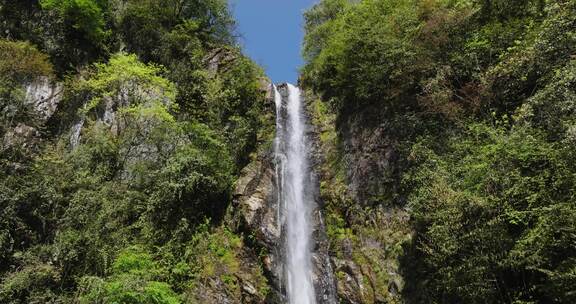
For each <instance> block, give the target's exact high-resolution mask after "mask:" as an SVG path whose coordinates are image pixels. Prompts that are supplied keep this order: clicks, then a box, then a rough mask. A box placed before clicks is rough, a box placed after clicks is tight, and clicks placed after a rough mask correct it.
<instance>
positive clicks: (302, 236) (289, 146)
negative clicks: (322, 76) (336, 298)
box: [275, 84, 316, 304]
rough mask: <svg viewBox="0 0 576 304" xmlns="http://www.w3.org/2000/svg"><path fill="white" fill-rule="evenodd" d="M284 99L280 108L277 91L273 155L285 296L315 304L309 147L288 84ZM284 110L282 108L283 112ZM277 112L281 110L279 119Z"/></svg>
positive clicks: (297, 100)
mask: <svg viewBox="0 0 576 304" xmlns="http://www.w3.org/2000/svg"><path fill="white" fill-rule="evenodd" d="M287 88H288V98H287V102H286V104H285V105H284V104H282V98H281V97H280V96H279V93H278V91H277V90H275V94H277V95H276V105H277V107H276V108H277V134H276V140H275V149H276V155H277V161H276V174H277V180H280V182H279V184H280V186H279V187H278V198H279V201H278V203H279V206H278V207H279V208H278V209H279V210H282V214H283V216H282V217H280V214H279V221H280V222H279V225H280V227H281V226H282V223H284V225H285V244H284V249H285V257H284V259H285V260H284V272H285V280H286V295H287V298H288V301H289V303H290V304H315V303H316V295H315V292H314V283H313V280H312V273H313V270H312V269H313V266H312V249H311V244H312V230H313V229H312V221H313V220H312V210H314V204H315V202H314V199H313V197H312V195H311V193H310V192H311V191H310V189H309V185H310V175H311V172H310V170H311V169H310V166H309V164H308V154H309V153H308V152H309V151H308V146H309V143H308V141H307V138H306V136H305V127H306V124H305V121H304V115H303V105H302V99H301V96H300V90H299V89H298V88H296V87H295V86H293V85H290V84H288V85H287ZM283 107H285V108H283ZM281 110H285V118H284V119H283V118H282V112H281Z"/></svg>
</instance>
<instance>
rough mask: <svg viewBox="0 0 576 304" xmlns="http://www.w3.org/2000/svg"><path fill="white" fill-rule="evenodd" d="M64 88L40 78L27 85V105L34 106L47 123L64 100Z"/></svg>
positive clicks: (46, 78) (35, 110) (45, 78)
mask: <svg viewBox="0 0 576 304" xmlns="http://www.w3.org/2000/svg"><path fill="white" fill-rule="evenodd" d="M62 95H63V86H62V84H60V83H54V82H53V81H52V80H50V79H49V78H48V77H40V78H38V79H36V81H33V82H32V83H30V84H28V85H26V97H25V104H27V105H30V106H32V108H33V109H34V112H35V113H36V114H37V115H38V117H39V118H40V119H41V120H42V121H43V122H46V121H47V120H48V119H49V118H50V117H52V115H53V114H54V112H56V108H57V107H58V104H59V103H60V101H61V100H62Z"/></svg>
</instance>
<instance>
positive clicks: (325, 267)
mask: <svg viewBox="0 0 576 304" xmlns="http://www.w3.org/2000/svg"><path fill="white" fill-rule="evenodd" d="M278 89H279V91H280V94H281V95H282V97H283V99H284V101H283V104H285V103H286V100H287V98H288V92H287V87H286V86H284V85H281V86H280V87H279V88H278ZM270 96H272V97H273V94H271V95H270ZM306 133H307V136H309V137H310V138H312V139H316V137H315V136H314V134H315V131H314V128H313V126H312V125H310V124H309V125H308V126H307V130H306ZM313 142H315V141H313ZM315 146H318V145H317V144H316V145H315ZM313 149H314V148H313ZM312 154H313V155H315V153H312ZM311 161H312V166H313V167H314V168H315V167H316V166H317V165H318V160H317V159H315V158H312V159H311ZM275 170H276V167H275V164H274V152H273V151H272V148H269V149H267V150H266V151H263V152H262V153H261V154H260V155H259V156H258V157H257V159H255V160H254V161H253V162H252V163H251V164H249V165H248V166H247V167H246V168H244V170H243V171H242V176H241V178H240V179H239V180H238V182H237V187H236V190H235V192H234V206H235V208H236V210H237V212H238V213H239V214H238V215H237V218H238V222H239V223H238V226H239V227H240V229H241V230H244V231H246V232H248V233H250V234H251V235H253V236H254V237H255V246H256V247H258V248H260V249H263V252H265V255H264V256H263V257H262V263H263V265H264V268H265V273H266V275H267V277H268V280H269V283H270V285H271V292H270V294H269V298H268V299H267V302H269V303H281V302H282V301H284V300H285V299H284V292H285V291H284V283H283V278H284V276H285V274H284V270H283V268H282V261H283V258H284V256H283V254H284V252H283V249H282V247H283V245H284V239H283V235H282V230H283V223H282V215H281V213H282V210H279V205H278V200H277V199H278V197H277V192H278V184H277V183H278V181H277V172H276V171H275ZM312 181H313V184H314V185H315V186H314V188H315V189H316V191H315V192H314V200H315V203H316V207H317V208H316V210H314V213H313V214H314V223H313V226H314V232H313V237H314V240H313V242H314V245H313V247H314V251H313V256H312V260H313V261H312V262H313V264H314V274H313V281H314V285H315V291H316V295H317V301H318V303H330V304H331V303H336V299H335V298H334V294H335V291H334V278H333V276H332V265H331V263H330V259H329V256H328V242H327V238H326V235H325V232H324V222H323V214H322V209H323V204H322V202H321V200H320V195H319V191H318V189H319V184H318V178H317V176H316V175H315V174H314V176H313V177H312Z"/></svg>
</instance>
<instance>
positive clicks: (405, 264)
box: [302, 0, 576, 303]
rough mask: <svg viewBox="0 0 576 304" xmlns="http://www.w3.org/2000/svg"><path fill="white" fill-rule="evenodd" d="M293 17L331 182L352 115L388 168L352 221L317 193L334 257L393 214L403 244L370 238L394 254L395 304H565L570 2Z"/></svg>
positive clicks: (476, 2)
mask: <svg viewBox="0 0 576 304" xmlns="http://www.w3.org/2000/svg"><path fill="white" fill-rule="evenodd" d="M305 17H306V23H305V25H306V38H305V46H304V55H305V57H306V59H307V64H306V66H305V67H304V69H303V75H302V80H303V84H304V85H305V86H306V88H308V89H309V90H312V91H314V92H315V93H317V94H319V95H320V98H321V99H322V100H323V103H324V104H325V105H327V106H328V109H331V112H332V113H334V114H335V117H334V118H330V116H329V115H328V114H326V113H324V114H322V113H320V114H321V115H320V116H319V117H322V115H323V117H324V118H323V121H325V122H326V121H330V120H333V121H334V122H335V123H336V125H337V128H336V131H337V132H338V133H337V134H336V135H333V136H331V135H330V134H329V132H324V133H323V134H322V135H324V136H323V137H322V138H321V139H322V140H323V141H333V142H334V145H333V146H334V149H336V151H333V153H332V154H333V155H334V156H333V157H328V161H330V162H332V163H331V168H332V170H333V171H334V172H333V173H332V175H333V176H336V177H338V176H341V177H340V180H342V179H344V180H345V179H346V177H345V176H344V177H342V175H343V174H342V173H341V172H340V171H341V170H342V169H339V168H340V167H342V166H347V164H345V163H342V161H340V163H339V159H341V158H342V155H344V154H346V153H348V151H346V150H344V149H343V148H342V147H343V143H342V141H343V140H345V138H344V137H345V135H346V134H347V133H349V132H350V131H349V127H350V124H349V122H350V120H351V118H352V117H356V118H357V117H361V118H360V119H357V120H361V121H363V122H364V124H365V128H371V126H374V125H376V126H378V125H384V126H386V129H385V135H386V137H383V138H381V142H383V145H388V146H391V147H392V150H393V151H392V152H393V154H394V155H398V157H397V158H396V159H393V160H392V161H391V166H393V168H391V169H390V171H391V172H392V173H391V174H390V176H389V177H390V178H391V179H392V182H390V180H382V181H381V183H383V184H386V185H391V186H389V187H388V188H387V191H388V194H389V195H387V196H386V197H372V198H370V199H368V201H369V202H370V204H369V205H368V206H366V208H363V209H362V208H360V210H359V208H358V206H357V203H354V202H350V200H349V199H347V198H345V197H343V196H345V195H346V194H345V193H346V191H342V190H338V189H339V187H337V184H334V183H333V184H331V185H325V187H324V188H325V189H328V192H330V193H328V194H325V195H324V196H325V199H327V203H328V205H327V206H328V211H329V213H328V220H327V222H328V224H329V227H328V234H329V236H330V238H331V240H332V242H333V244H336V247H338V246H349V245H346V244H347V243H345V242H343V241H342V240H343V239H346V240H348V241H347V242H348V244H349V243H350V242H352V244H356V243H357V242H359V241H358V240H359V239H362V238H363V237H361V235H366V233H365V231H363V230H362V229H364V228H362V227H365V225H366V224H365V223H366V222H369V221H372V219H373V218H375V217H374V216H372V215H370V214H374V213H373V212H371V211H370V210H371V209H372V210H376V209H377V207H378V206H385V207H386V208H389V207H391V208H397V207H400V208H401V209H404V210H405V211H407V212H408V214H409V215H410V221H409V223H410V226H411V229H412V231H413V237H412V238H410V237H408V238H406V237H405V236H395V235H393V234H392V233H389V232H386V235H382V234H381V231H382V230H380V231H378V229H376V231H372V232H369V233H371V235H369V237H372V238H374V235H377V236H380V238H381V239H386V238H388V240H383V242H392V241H390V238H396V237H397V238H399V239H400V240H401V242H402V243H403V250H402V252H400V253H398V252H392V253H390V254H396V255H397V256H398V258H399V259H400V260H401V263H402V265H401V267H402V269H403V274H404V279H405V286H404V289H403V295H404V298H405V300H406V301H408V302H414V303H574V302H576V292H575V287H574V286H576V221H575V218H576V217H575V216H576V162H575V161H574V159H575V156H576V155H575V151H576V150H575V149H574V147H575V144H576V142H575V140H576V137H575V134H576V133H575V131H576V124H575V123H576V76H575V75H576V57H575V56H576V1H572V0H548V1H545V0H514V1H509V0H400V1H392V0H364V1H347V0H323V1H321V2H320V4H318V5H316V6H315V7H313V8H312V9H311V10H309V11H308V12H307V13H306V16H305ZM325 105H316V107H320V109H323V107H325ZM322 111H324V112H326V110H325V109H324V110H322ZM322 111H320V112H322ZM317 116H318V115H317ZM320 120H322V119H320ZM352 136H354V134H352ZM365 144H367V145H368V144H369V143H365ZM367 151H368V152H365V153H370V152H369V150H367ZM379 157H380V158H381V159H382V158H385V156H384V155H380V156H379ZM351 165H352V166H353V165H354V164H351ZM344 171H345V170H344ZM335 180H338V179H337V178H336V179H335ZM344 182H345V181H344ZM392 185H394V186H392ZM399 185H400V186H399ZM324 192H326V191H324ZM362 212H363V213H362ZM393 216H394V215H393ZM359 217H361V218H363V219H362V220H360V221H358V218H359ZM358 222H361V223H360V224H357V223H358ZM363 225H364V226H363ZM393 225H394V224H392V226H393ZM381 227H382V226H381ZM382 228H384V230H385V231H388V230H387V229H388V228H389V227H382ZM364 230H365V229H364ZM396 231H398V230H396ZM332 250H333V251H336V253H335V254H339V252H341V250H340V249H338V248H336V249H332ZM356 252H357V251H354V254H356ZM369 256H370V255H369V254H365V255H364V260H361V259H357V258H356V257H354V259H355V260H357V261H365V262H366V258H365V257H369ZM368 263H373V264H375V265H376V266H378V263H377V262H374V261H372V262H371V261H368ZM375 269H378V268H377V267H376V268H375ZM385 279H386V278H384V280H385ZM376 281H378V282H380V281H381V280H378V279H377V280H376ZM382 288H386V286H384V287H382ZM376 296H378V294H377V293H376Z"/></svg>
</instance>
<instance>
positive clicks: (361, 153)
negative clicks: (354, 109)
mask: <svg viewBox="0 0 576 304" xmlns="http://www.w3.org/2000/svg"><path fill="white" fill-rule="evenodd" d="M378 113H379V110H378V109H374V108H373V107H367V108H366V109H365V110H364V111H362V112H359V113H355V114H354V115H350V116H348V117H346V118H344V119H343V121H342V122H341V125H340V126H339V131H340V136H341V143H342V146H341V148H340V149H341V151H342V152H343V163H345V164H347V166H346V181H347V184H348V190H349V195H350V197H351V198H352V199H354V200H355V201H356V202H358V203H360V204H361V205H371V204H374V203H379V202H382V201H384V200H388V199H390V192H391V191H390V189H392V188H394V187H396V185H397V184H398V183H397V178H396V177H397V165H398V164H397V162H398V156H397V152H396V147H395V146H396V142H395V140H394V137H393V136H391V135H390V134H396V133H398V130H395V129H394V126H393V125H392V124H391V123H390V122H387V121H386V120H385V119H382V118H380V117H379V114H378Z"/></svg>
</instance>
